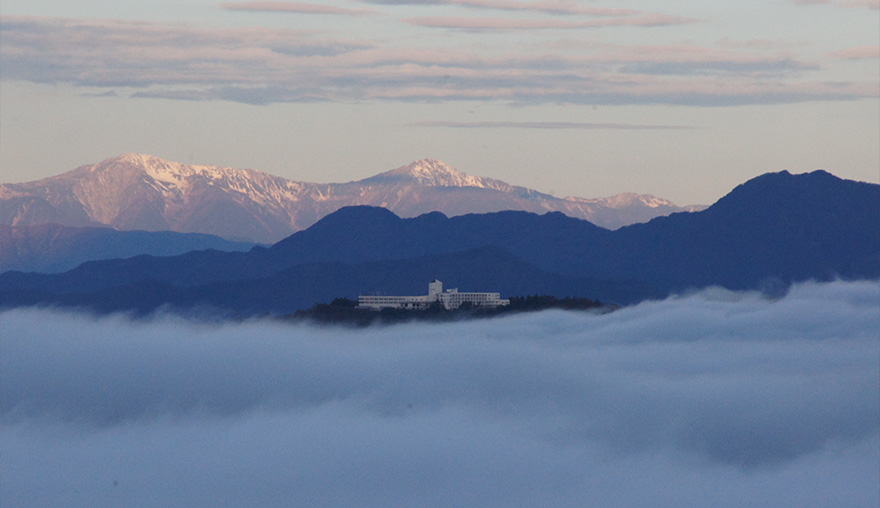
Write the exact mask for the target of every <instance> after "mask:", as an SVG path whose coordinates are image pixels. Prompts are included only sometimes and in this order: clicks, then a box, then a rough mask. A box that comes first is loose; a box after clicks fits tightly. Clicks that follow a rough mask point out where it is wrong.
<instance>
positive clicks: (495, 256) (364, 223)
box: [0, 171, 880, 316]
mask: <svg viewBox="0 0 880 508" xmlns="http://www.w3.org/2000/svg"><path fill="white" fill-rule="evenodd" d="M878 217H880V185H876V184H869V183H863V182H854V181H849V180H842V179H840V178H837V177H835V176H833V175H831V174H829V173H827V172H825V171H815V172H812V173H807V174H800V175H792V174H790V173H788V172H784V171H783V172H780V173H768V174H765V175H762V176H760V177H757V178H754V179H752V180H750V181H748V182H746V183H744V184H742V185H740V186H738V187H736V188H735V189H733V190H732V191H731V192H730V193H729V194H727V195H726V196H724V197H723V198H722V199H720V200H719V201H718V202H716V203H715V204H714V205H712V206H711V207H709V208H708V209H706V210H703V211H699V212H694V213H677V214H673V215H670V216H665V217H658V218H655V219H653V220H651V221H650V222H648V223H645V224H634V225H630V226H626V227H622V228H619V229H617V230H613V231H612V230H608V229H605V228H601V227H598V226H596V225H594V224H592V223H590V222H588V221H585V220H582V219H576V218H572V217H568V216H566V215H564V214H562V213H559V212H550V213H545V214H543V215H538V214H534V213H530V212H523V211H505V212H494V213H485V214H467V215H462V216H456V217H447V216H446V215H444V214H442V213H439V212H432V213H427V214H423V215H420V216H418V217H415V218H401V217H399V216H397V215H395V214H394V213H392V212H390V211H389V210H387V209H383V208H377V207H368V206H356V207H346V208H343V209H341V210H338V211H337V212H334V213H332V214H330V215H328V216H327V217H325V218H323V219H321V220H320V221H318V222H317V223H316V224H314V225H313V226H311V227H310V228H308V229H306V230H304V231H300V232H298V233H295V234H293V235H291V236H289V237H288V238H286V239H284V240H282V241H280V242H277V243H276V244H274V245H272V246H271V247H268V248H263V247H255V248H253V249H251V250H250V251H248V252H220V251H215V250H206V251H198V252H189V253H186V254H183V255H180V256H175V257H164V258H162V257H153V256H137V257H134V258H130V259H124V260H108V261H95V262H89V263H84V264H83V265H81V266H79V267H77V268H75V269H73V270H70V271H68V272H65V273H62V274H25V273H18V272H8V273H4V274H2V275H0V305H2V306H4V307H12V306H20V305H34V304H41V305H64V306H68V305H69V306H80V307H88V308H91V309H94V310H98V311H102V312H110V311H125V310H133V311H137V312H151V311H154V310H156V309H159V308H170V309H175V310H193V309H199V308H211V309H220V310H221V311H222V312H225V313H227V314H230V315H241V316H247V315H253V314H262V313H266V312H269V313H276V314H282V313H287V312H293V311H295V310H297V309H301V308H306V307H309V306H311V305H312V304H314V303H316V302H321V301H329V300H330V299H332V298H336V297H349V298H354V297H356V296H357V295H358V294H366V293H378V294H383V293H384V294H422V293H424V292H425V284H426V283H427V282H428V281H429V280H431V279H434V278H439V279H441V280H443V281H444V282H445V283H446V284H447V286H458V287H461V288H462V290H464V291H499V292H501V293H502V294H503V295H525V294H535V293H541V294H552V295H554V296H559V297H562V296H577V297H586V298H592V299H599V300H601V301H603V302H605V303H620V304H628V303H633V302H637V301H640V300H643V299H646V298H662V297H665V296H667V295H669V294H672V293H680V292H685V291H688V290H691V289H697V288H702V287H706V286H712V285H718V286H723V287H726V288H730V289H737V290H741V289H757V290H761V291H764V292H765V293H767V294H770V295H777V294H780V292H782V291H784V290H785V288H786V287H787V286H788V285H789V284H791V283H792V282H796V281H804V280H810V279H815V280H830V279H833V278H836V277H842V278H870V279H876V278H880V221H878V220H877V218H878Z"/></svg>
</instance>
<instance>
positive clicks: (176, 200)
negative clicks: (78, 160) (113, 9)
mask: <svg viewBox="0 0 880 508" xmlns="http://www.w3.org/2000/svg"><path fill="white" fill-rule="evenodd" d="M352 205H371V206H381V207H385V208H388V209H390V210H392V211H394V212H395V213H396V214H398V215H400V216H403V217H414V216H417V215H421V214H424V213H427V212H432V211H440V212H443V213H445V214H447V215H462V214H466V213H483V212H496V211H501V210H525V211H530V212H537V213H545V212H548V211H561V212H564V213H566V214H567V215H570V216H572V217H577V218H582V219H587V220H589V221H591V222H594V223H596V224H598V225H600V226H603V227H606V228H617V227H620V226H623V225H626V224H632V223H635V222H644V221H647V220H649V219H651V218H653V217H657V216H661V215H668V214H670V213H673V212H679V211H692V210H695V209H699V208H700V207H679V206H676V205H674V204H673V203H671V202H669V201H667V200H664V199H660V198H657V197H654V196H650V195H647V194H645V195H639V194H633V193H624V194H618V195H617V196H612V197H609V198H598V199H585V198H578V197H568V198H557V197H554V196H551V195H549V194H543V193H541V192H537V191H535V190H532V189H527V188H525V187H518V186H515V185H510V184H508V183H505V182H502V181H500V180H494V179H491V178H484V177H479V176H473V175H468V174H466V173H463V172H461V171H459V170H457V169H455V168H452V167H450V166H448V165H446V164H444V163H443V162H441V161H438V160H434V159H423V160H419V161H415V162H413V163H411V164H408V165H406V166H402V167H400V168H397V169H393V170H391V171H386V172H384V173H380V174H378V175H375V176H372V177H370V178H365V179H363V180H360V181H356V182H347V183H327V184H319V183H310V182H297V181H293V180H288V179H286V178H281V177H278V176H273V175H270V174H268V173H264V172H262V171H257V170H253V169H235V168H223V167H218V166H204V165H193V164H181V163H178V162H173V161H167V160H163V159H160V158H159V157H153V156H150V155H143V154H136V153H129V154H124V155H120V156H118V157H113V158H110V159H107V160H105V161H102V162H100V163H98V164H91V165H86V166H81V167H79V168H76V169H74V170H72V171H68V172H66V173H63V174H61V175H57V176H53V177H49V178H44V179H42V180H38V181H33V182H25V183H9V184H0V224H6V225H10V226H18V227H24V226H33V225H38V224H44V223H56V224H63V225H66V226H76V227H87V226H110V227H113V228H115V229H120V230H147V231H178V232H184V233H206V234H212V235H217V236H221V237H224V238H230V239H245V240H248V241H253V242H260V243H274V242H276V241H278V240H280V239H282V238H284V237H286V236H288V235H290V234H291V233H294V232H296V231H300V230H303V229H306V228H308V227H309V226H311V225H313V224H314V223H315V222H316V221H318V220H319V219H321V218H322V217H325V216H327V215H328V214H330V213H332V212H334V211H336V210H338V209H340V208H343V207H346V206H352Z"/></svg>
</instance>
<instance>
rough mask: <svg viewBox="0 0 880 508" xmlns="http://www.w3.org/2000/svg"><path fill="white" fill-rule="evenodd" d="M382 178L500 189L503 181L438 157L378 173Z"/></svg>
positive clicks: (428, 184)
mask: <svg viewBox="0 0 880 508" xmlns="http://www.w3.org/2000/svg"><path fill="white" fill-rule="evenodd" d="M377 176H378V177H380V178H382V179H386V180H387V179H389V178H393V179H400V180H413V181H415V182H416V183H418V184H419V185H424V186H427V187H479V188H482V189H500V188H501V187H507V185H506V184H504V183H503V182H498V181H495V180H492V179H490V178H482V177H479V176H473V175H469V174H467V173H463V172H461V171H459V170H457V169H455V168H453V167H452V166H450V165H448V164H446V163H445V162H443V161H439V160H437V159H421V160H417V161H415V162H413V163H411V164H408V165H406V166H402V167H399V168H397V169H392V170H391V171H387V172H385V173H382V174H381V175H377Z"/></svg>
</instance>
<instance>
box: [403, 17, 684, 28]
mask: <svg viewBox="0 0 880 508" xmlns="http://www.w3.org/2000/svg"><path fill="white" fill-rule="evenodd" d="M403 21H404V22H405V23H408V24H410V25H414V26H421V27H426V28H447V29H452V30H465V31H499V30H576V29H584V28H602V27H612V26H633V27H661V26H673V25H686V24H692V23H698V22H700V20H698V19H695V18H686V17H682V16H669V15H664V14H645V15H641V16H632V17H621V18H611V19H598V20H592V21H563V20H556V19H510V18H456V17H417V18H407V19H404V20H403Z"/></svg>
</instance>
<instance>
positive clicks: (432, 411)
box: [0, 281, 880, 507]
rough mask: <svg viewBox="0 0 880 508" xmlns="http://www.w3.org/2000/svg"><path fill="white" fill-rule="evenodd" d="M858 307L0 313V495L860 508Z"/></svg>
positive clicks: (668, 304) (865, 324) (877, 411)
mask: <svg viewBox="0 0 880 508" xmlns="http://www.w3.org/2000/svg"><path fill="white" fill-rule="evenodd" d="M878 299H880V286H878V284H877V282H876V281H867V282H866V281H863V282H834V283H829V284H812V283H808V284H801V285H797V286H794V287H793V288H792V289H791V291H790V292H789V293H788V294H787V295H786V296H784V297H783V298H781V299H778V300H773V301H771V300H766V299H765V298H763V297H762V296H761V295H759V294H756V293H733V292H729V291H726V290H721V289H709V290H705V291H702V292H700V293H697V294H692V295H688V296H680V297H675V298H670V299H668V300H665V301H660V302H647V303H644V304H641V305H638V306H634V307H630V308H624V309H621V310H619V311H617V312H614V313H611V314H606V315H591V314H584V313H572V312H559V311H552V312H543V313H537V314H526V315H519V316H512V317H507V318H502V319H492V320H479V321H468V322H462V323H455V324H439V325H430V324H419V325H416V324H409V325H398V326H392V327H375V328H367V329H361V330H353V329H347V328H336V327H312V326H303V325H296V326H291V325H285V324H278V323H271V322H261V321H251V322H245V323H235V324H233V323H226V324H210V323H196V322H188V321H184V320H180V319H178V318H172V317H165V318H163V317H158V318H155V319H152V320H149V321H134V322H133V321H129V320H128V319H126V318H125V317H122V316H113V317H105V318H100V319H93V318H90V317H88V316H84V315H78V314H67V313H59V312H53V311H47V310H35V309H26V310H16V311H8V312H4V313H3V314H2V316H0V317H2V319H0V323H2V327H3V334H2V335H3V340H2V341H0V381H2V382H0V446H2V448H3V450H4V453H3V455H2V456H0V461H2V462H0V466H2V468H3V470H4V471H5V473H4V481H3V483H2V484H0V495H2V498H3V500H4V507H6V506H9V507H18V506H26V505H28V504H29V503H30V504H33V500H34V499H40V500H41V502H40V504H43V505H48V506H79V505H83V506H85V505H89V506H103V505H119V504H127V503H125V502H123V501H124V500H126V499H138V500H139V504H140V505H141V506H168V505H169V504H175V502H176V504H180V503H183V504H186V505H187V506H216V505H217V504H223V503H234V504H240V505H250V506H281V505H284V504H289V502H290V499H294V498H295V499H297V501H298V504H302V505H309V506H311V505H331V506H350V505H357V506H367V507H370V506H390V505H399V506H414V505H441V504H453V505H461V506H487V507H489V506H511V505H542V504H545V505H546V504H549V505H552V506H563V507H566V506H572V507H574V506H577V507H583V506H645V505H647V504H651V505H662V506H706V505H709V504H711V505H713V506H731V507H732V506H744V505H756V506H792V507H793V506H802V505H805V504H809V505H811V506H828V507H831V506H841V505H845V506H876V504H877V502H878V491H877V489H876V485H877V481H878V471H880V454H878V453H877V451H878V447H880V372H878V370H877V363H878V361H880V343H878V340H877V337H878V335H880V315H878V314H877V312H876V310H877V301H878ZM13 465H14V467H13ZM658 485H663V486H664V488H662V489H658V487H657V486H658ZM74 487H75V488H74ZM658 493H659V494H658ZM658 495H660V496H661V497H660V498H658ZM34 496H38V497H34ZM114 496H116V497H114ZM121 500H122V501H121ZM181 500H185V501H181ZM725 503H726V504H725Z"/></svg>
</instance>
